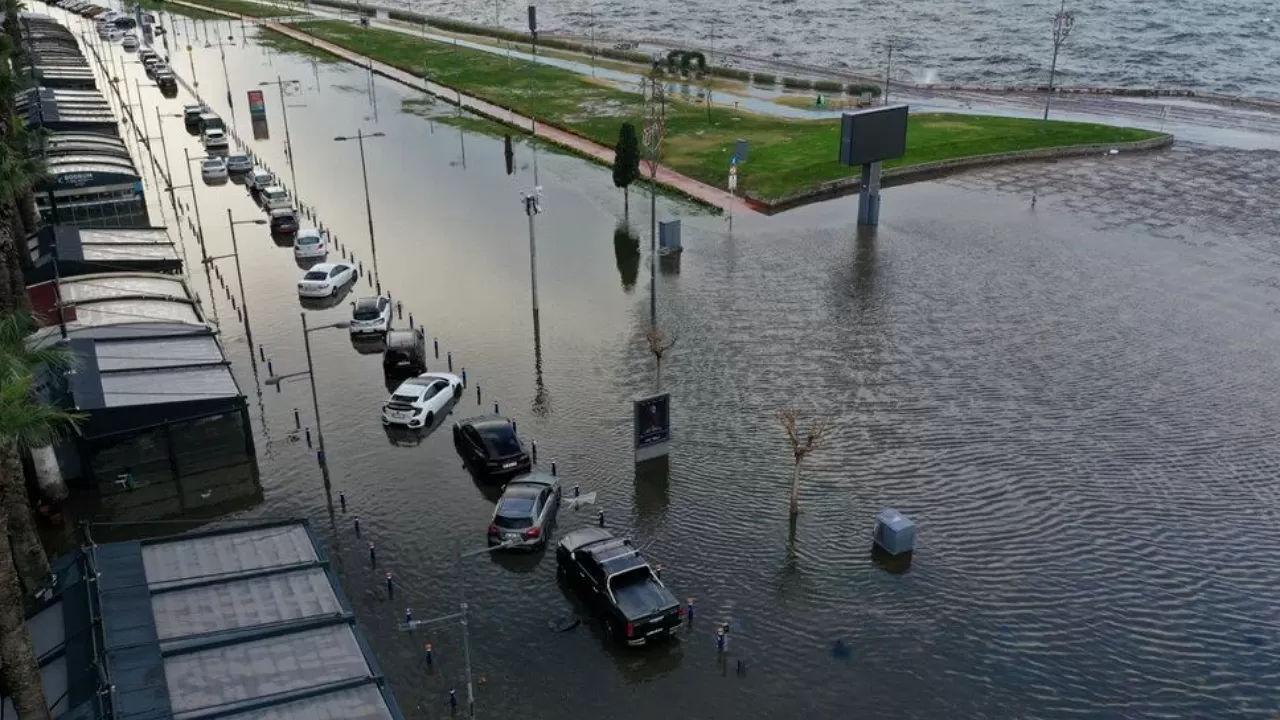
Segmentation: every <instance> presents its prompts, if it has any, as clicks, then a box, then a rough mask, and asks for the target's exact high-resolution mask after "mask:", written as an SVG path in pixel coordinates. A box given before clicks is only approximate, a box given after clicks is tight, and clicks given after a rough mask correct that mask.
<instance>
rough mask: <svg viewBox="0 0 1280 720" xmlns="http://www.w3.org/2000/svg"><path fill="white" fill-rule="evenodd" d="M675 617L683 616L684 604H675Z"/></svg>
mask: <svg viewBox="0 0 1280 720" xmlns="http://www.w3.org/2000/svg"><path fill="white" fill-rule="evenodd" d="M676 617H684V606H683V605H677V606H676Z"/></svg>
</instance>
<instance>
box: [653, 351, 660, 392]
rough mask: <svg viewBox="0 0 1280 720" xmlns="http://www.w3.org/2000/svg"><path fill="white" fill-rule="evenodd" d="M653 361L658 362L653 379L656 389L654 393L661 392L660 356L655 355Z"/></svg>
mask: <svg viewBox="0 0 1280 720" xmlns="http://www.w3.org/2000/svg"><path fill="white" fill-rule="evenodd" d="M654 359H655V360H657V361H658V372H657V377H656V378H655V379H654V385H655V386H656V388H657V389H656V390H654V392H662V356H661V355H655V356H654Z"/></svg>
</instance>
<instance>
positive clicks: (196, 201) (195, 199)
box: [182, 148, 209, 263]
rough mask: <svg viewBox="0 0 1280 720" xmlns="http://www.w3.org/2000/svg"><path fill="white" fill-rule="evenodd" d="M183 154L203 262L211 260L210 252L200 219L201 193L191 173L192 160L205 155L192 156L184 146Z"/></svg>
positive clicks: (201, 158)
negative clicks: (185, 159) (205, 242)
mask: <svg viewBox="0 0 1280 720" xmlns="http://www.w3.org/2000/svg"><path fill="white" fill-rule="evenodd" d="M182 154H183V155H184V156H185V157H186V158H187V184H188V185H189V186H190V187H191V205H192V207H194V208H195V209H196V238H197V239H198V240H199V241H200V260H201V262H205V263H207V262H209V253H208V252H206V251H205V248H204V222H203V221H202V220H201V219H200V193H198V192H196V179H195V176H194V175H192V174H191V161H192V160H203V159H204V158H203V157H199V158H193V157H191V151H190V150H188V149H187V148H182Z"/></svg>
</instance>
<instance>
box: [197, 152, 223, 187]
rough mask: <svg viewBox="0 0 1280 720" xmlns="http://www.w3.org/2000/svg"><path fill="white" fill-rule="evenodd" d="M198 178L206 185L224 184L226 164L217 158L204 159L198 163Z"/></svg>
mask: <svg viewBox="0 0 1280 720" xmlns="http://www.w3.org/2000/svg"><path fill="white" fill-rule="evenodd" d="M200 177H201V178H203V179H204V181H205V182H207V183H209V182H226V179H227V164H226V163H225V162H223V160H222V158H219V157H212V158H205V160H204V161H203V162H201V163H200Z"/></svg>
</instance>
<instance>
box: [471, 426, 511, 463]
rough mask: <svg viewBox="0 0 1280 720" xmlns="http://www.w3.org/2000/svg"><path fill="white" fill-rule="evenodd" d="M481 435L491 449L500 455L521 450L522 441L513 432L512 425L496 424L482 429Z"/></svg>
mask: <svg viewBox="0 0 1280 720" xmlns="http://www.w3.org/2000/svg"><path fill="white" fill-rule="evenodd" d="M480 437H481V438H483V439H484V444H485V446H486V447H488V448H489V451H490V452H492V453H494V454H495V455H498V456H503V455H514V454H516V453H518V452H520V441H519V440H516V436H515V434H514V433H512V432H511V426H510V425H494V426H491V427H485V428H481V429H480Z"/></svg>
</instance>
